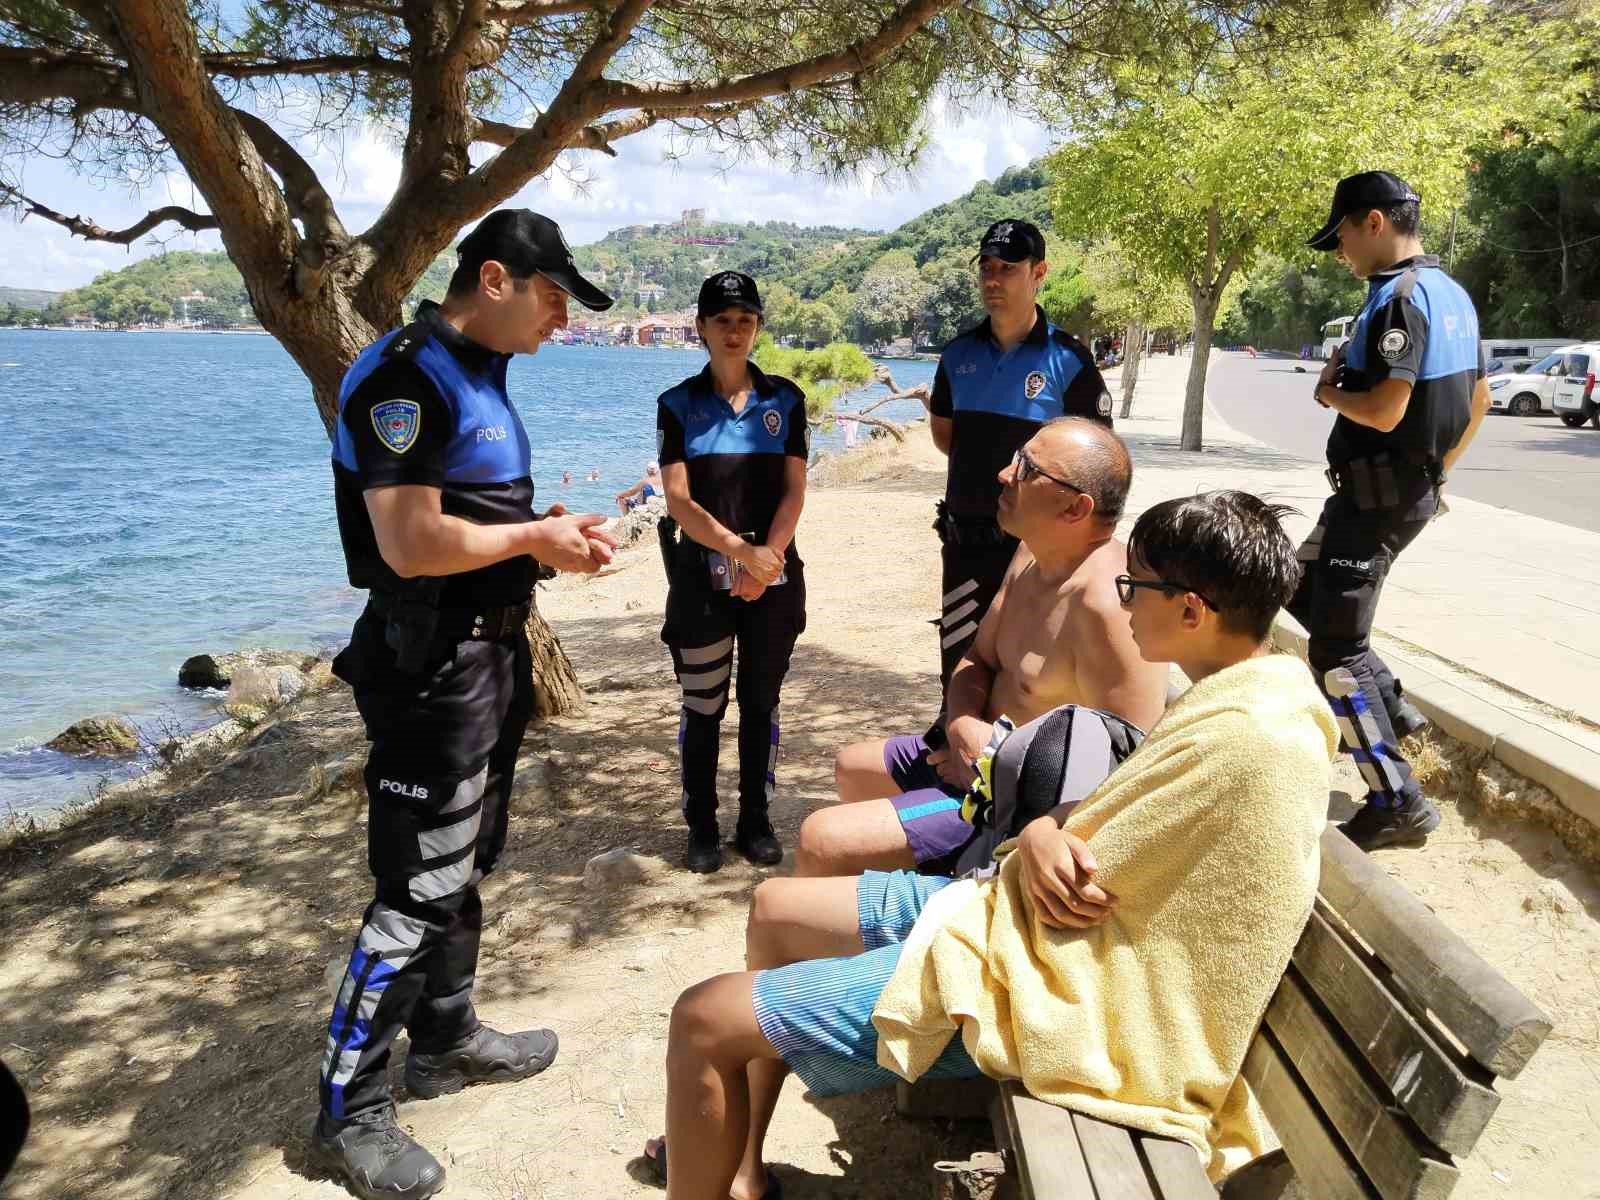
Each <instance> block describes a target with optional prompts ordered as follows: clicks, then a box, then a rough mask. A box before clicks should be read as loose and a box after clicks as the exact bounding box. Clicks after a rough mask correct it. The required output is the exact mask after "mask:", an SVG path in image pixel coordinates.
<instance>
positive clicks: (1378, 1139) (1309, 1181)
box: [899, 826, 1550, 1200]
mask: <svg viewBox="0 0 1600 1200" xmlns="http://www.w3.org/2000/svg"><path fill="white" fill-rule="evenodd" d="M1549 1032H1550V1019H1549V1018H1548V1017H1546V1016H1545V1015H1544V1013H1542V1012H1540V1011H1539V1009H1538V1008H1536V1007H1535V1006H1534V1004H1533V1003H1532V1002H1531V1001H1530V1000H1528V999H1527V997H1525V996H1523V995H1522V993H1521V992H1519V991H1517V989H1516V988H1514V987H1513V986H1512V985H1511V984H1510V983H1508V982H1507V981H1506V980H1505V979H1504V977H1502V976H1501V975H1500V974H1499V973H1498V972H1497V971H1495V970H1494V968H1492V967H1490V966H1489V965H1488V964H1487V963H1485V962H1484V961H1483V960H1482V959H1481V958H1479V957H1478V955H1477V954H1475V953H1474V952H1473V951H1472V949H1471V948H1470V947H1469V946H1468V945H1467V944H1466V943H1465V942H1464V941H1462V940H1461V939H1460V938H1459V937H1457V936H1456V935H1455V934H1453V933H1451V932H1450V930H1448V929H1447V928H1445V926H1444V925H1443V923H1441V922H1440V921H1439V919H1438V918H1437V917H1435V916H1434V915H1433V914H1432V913H1431V912H1429V911H1428V909H1427V908H1426V907H1425V906H1424V905H1423V903H1422V902H1421V901H1420V900H1418V899H1417V898H1416V897H1415V896H1413V895H1412V894H1411V893H1410V892H1408V891H1406V889H1405V888H1403V887H1401V886H1400V885H1399V884H1397V883H1395V882H1394V881H1393V880H1392V879H1390V878H1389V876H1388V875H1387V874H1386V873H1385V872H1384V871H1383V868H1382V867H1380V866H1378V865H1377V864H1376V863H1374V862H1373V861H1372V860H1370V859H1369V858H1367V856H1366V855H1364V854H1363V853H1361V851H1359V850H1357V849H1356V848H1355V846H1354V845H1352V844H1351V843H1350V841H1349V840H1348V839H1346V838H1345V837H1344V835H1343V834H1341V833H1339V832H1338V830H1336V829H1334V828H1333V827H1332V826H1329V827H1328V829H1327V831H1326V832H1325V833H1324V834H1323V838H1322V877H1321V884H1320V885H1319V887H1318V895H1317V901H1316V911H1315V912H1314V913H1313V914H1312V916H1311V920H1310V921H1309V922H1308V923H1307V925H1306V929H1305V932H1304V933H1303V934H1302V935H1301V937H1300V942H1299V944H1298V945H1297V946H1296V947H1295V951H1294V957H1293V960H1292V962H1291V965H1290V967H1289V970H1288V972H1287V973H1286V974H1285V975H1284V977H1283V981H1282V982H1281V983H1280V984H1279V985H1278V990H1277V991H1276V992H1275V993H1274V994H1273V997H1272V1000H1271V1002H1270V1003H1269V1004H1268V1006H1267V1011H1266V1015H1265V1017H1264V1018H1263V1020H1262V1022H1261V1026H1260V1028H1259V1029H1258V1030H1257V1032H1256V1036H1255V1038H1254V1039H1253V1040H1252V1041H1251V1043H1250V1048H1249V1051H1248V1053H1247V1054H1246V1056H1245V1061H1244V1076H1245V1078H1246V1079H1247V1080H1249V1082H1250V1086H1251V1088H1252V1090H1253V1091H1254V1092H1255V1095H1256V1099H1257V1100H1258V1101H1259V1102H1260V1104H1261V1108H1262V1110H1263V1112H1264V1113H1265V1114H1266V1117H1267V1119H1268V1121H1270V1122H1271V1124H1272V1128H1273V1131H1274V1132H1275V1133H1276V1134H1277V1136H1278V1140H1279V1141H1280V1142H1281V1144H1282V1147H1283V1148H1282V1149H1281V1150H1279V1151H1276V1152H1274V1153H1272V1154H1269V1155H1267V1156H1265V1157H1264V1158H1260V1159H1257V1160H1256V1161H1255V1162H1253V1163H1251V1164H1249V1165H1248V1166H1247V1167H1245V1168H1244V1169H1243V1170H1240V1171H1238V1172H1236V1173H1235V1174H1234V1175H1232V1176H1230V1177H1229V1179H1228V1180H1227V1181H1226V1183H1225V1184H1224V1186H1223V1188H1222V1195H1223V1197H1224V1198H1225V1200H1278V1198H1279V1197H1291V1196H1297V1195H1298V1196H1304V1197H1306V1198H1307V1200H1347V1198H1348V1200H1356V1198H1358V1197H1359V1198H1361V1200H1372V1198H1373V1197H1376V1198H1378V1200H1438V1198H1440V1197H1444V1196H1448V1195H1449V1194H1450V1192H1451V1191H1452V1189H1454V1187H1455V1184H1456V1181H1457V1178H1458V1175H1459V1172H1458V1169H1457V1167H1456V1165H1455V1162H1454V1159H1456V1158H1465V1157H1466V1156H1467V1155H1469V1154H1470V1153H1471V1152H1472V1148H1473V1146H1474V1145H1476V1144H1477V1141H1478V1138H1479V1137H1480V1136H1482V1134H1483V1131H1484V1128H1485V1126H1487V1125H1488V1123H1489V1118H1490V1117H1492V1116H1493V1115H1494V1111H1495V1108H1496V1107H1497V1106H1498V1105H1499V1103H1500V1096H1499V1093H1498V1092H1496V1090H1495V1086H1494V1085H1495V1079H1496V1077H1503V1078H1507V1079H1510V1078H1513V1077H1515V1076H1516V1075H1517V1073H1518V1072H1520V1071H1521V1070H1522V1068H1523V1067H1525V1066H1527V1064H1528V1060H1529V1059H1531V1058H1532V1057H1533V1055H1534V1052H1535V1051H1536V1050H1538V1048H1539V1045H1540V1043H1541V1042H1543V1041H1544V1038H1545V1035H1546V1034H1548V1033H1549ZM899 1107H900V1110H901V1111H902V1112H903V1113H906V1114H907V1115H911V1116H919V1115H920V1116H932V1115H944V1116H963V1115H978V1113H979V1112H980V1111H983V1110H985V1109H986V1110H987V1115H988V1116H989V1119H990V1121H991V1124H992V1125H993V1128H994V1133H995V1139H996V1141H997V1142H998V1143H999V1146H1000V1151H1001V1156H1000V1157H1001V1159H1002V1160H1003V1162H1004V1175H1003V1178H1001V1179H998V1180H996V1179H993V1178H991V1177H992V1176H993V1175H994V1171H993V1170H992V1168H990V1164H989V1163H984V1164H980V1165H979V1166H977V1167H974V1168H972V1169H970V1170H967V1171H966V1172H965V1176H966V1177H967V1183H965V1184H961V1185H960V1186H958V1185H957V1181H959V1180H960V1179H961V1178H962V1177H963V1166H964V1164H941V1167H940V1170H939V1174H938V1176H937V1187H936V1195H939V1196H941V1197H957V1196H963V1197H964V1196H967V1195H983V1194H987V1193H986V1192H985V1190H984V1189H986V1188H991V1187H992V1188H993V1189H994V1190H993V1194H994V1195H997V1196H1020V1197H1023V1198H1024V1200H1200V1198H1202V1197H1204V1198H1205V1200H1215V1198H1216V1195H1217V1192H1216V1190H1215V1189H1214V1188H1213V1187H1212V1185H1211V1184H1210V1183H1209V1182H1208V1181H1207V1179H1206V1176H1205V1172H1204V1170H1203V1168H1202V1165H1201V1163H1200V1160H1199V1158H1198V1156H1197V1155H1196V1154H1195V1153H1194V1151H1192V1150H1191V1149H1190V1148H1189V1147H1188V1146H1187V1145H1184V1144H1183V1143H1181V1142H1173V1141H1169V1140H1167V1139H1164V1138H1158V1137H1153V1136H1151V1135H1149V1134H1145V1133H1140V1132H1138V1131H1137V1130H1130V1129H1125V1128H1123V1127H1121V1126H1118V1125H1111V1124H1107V1123H1106V1122H1103V1121H1096V1120H1092V1119H1090V1118H1088V1117H1084V1116H1082V1115H1080V1114H1077V1113H1072V1112H1068V1111H1067V1110H1066V1109H1063V1108H1059V1107H1057V1106H1055V1105H1051V1104H1045V1103H1043V1102H1042V1101H1039V1100H1036V1099H1034V1098H1033V1097H1032V1096H1030V1095H1028V1093H1027V1092H1026V1091H1024V1090H1023V1089H1022V1088H1021V1086H1020V1085H1019V1084H1017V1083H1016V1082H1014V1081H1008V1082H1006V1083H1003V1084H1001V1085H999V1086H998V1087H997V1086H996V1085H995V1084H994V1083H993V1082H991V1081H988V1080H975V1081H971V1082H970V1083H969V1082H966V1081H962V1082H961V1083H960V1084H957V1085H952V1084H949V1083H946V1084H942V1085H925V1084H917V1085H901V1088H900V1093H899ZM984 1168H990V1169H988V1170H985V1169H984ZM985 1179H987V1180H988V1182H985ZM962 1187H966V1188H967V1189H968V1190H965V1191H964V1190H961V1188H962Z"/></svg>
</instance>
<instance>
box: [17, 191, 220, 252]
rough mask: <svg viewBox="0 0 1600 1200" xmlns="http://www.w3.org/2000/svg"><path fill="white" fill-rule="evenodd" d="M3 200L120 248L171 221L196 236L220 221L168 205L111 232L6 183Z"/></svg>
mask: <svg viewBox="0 0 1600 1200" xmlns="http://www.w3.org/2000/svg"><path fill="white" fill-rule="evenodd" d="M0 199H5V200H7V201H8V202H10V203H13V204H17V205H20V206H21V207H23V208H25V209H27V210H28V212H29V213H31V214H32V215H33V216H36V217H43V218H44V219H45V220H46V221H51V222H53V223H55V224H57V225H59V226H61V227H62V228H63V229H65V230H66V231H67V232H68V233H71V234H75V235H76V236H78V237H81V238H84V239H86V240H87V241H91V242H110V243H112V244H113V245H117V246H128V245H132V244H133V243H134V242H136V241H138V240H139V239H140V238H142V237H143V236H144V235H145V234H147V233H149V232H150V231H151V230H152V229H154V228H156V227H157V226H158V225H165V224H166V223H167V222H169V221H171V222H174V223H176V224H178V225H182V226H183V227H184V228H185V229H188V230H190V231H192V232H196V233H198V232H199V231H200V230H202V229H215V228H217V219H216V218H215V217H212V216H206V215H204V214H202V213H197V212H195V211H194V210H193V209H188V208H181V207H179V206H178V205H176V204H168V205H166V206H165V207H164V208H158V209H156V210H154V211H153V212H149V213H146V214H145V216H144V217H143V218H142V219H141V220H139V221H138V222H136V223H135V224H132V225H130V226H128V227H127V228H126V229H107V228H105V226H103V225H97V224H95V223H94V222H93V221H91V220H89V219H88V218H87V217H83V216H76V217H69V216H67V215H66V214H65V213H59V212H57V211H56V210H55V209H53V208H47V207H46V206H45V205H43V204H40V203H39V202H38V201H37V200H33V199H30V198H29V197H27V196H24V195H23V194H22V193H21V192H19V191H17V190H16V189H15V188H13V187H8V186H7V185H5V184H3V183H0Z"/></svg>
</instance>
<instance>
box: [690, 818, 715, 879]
mask: <svg viewBox="0 0 1600 1200" xmlns="http://www.w3.org/2000/svg"><path fill="white" fill-rule="evenodd" d="M683 865H684V866H686V867H688V868H689V870H691V871H693V872H694V873H695V874H696V875H709V874H711V872H713V871H720V870H721V869H722V832H721V831H720V830H719V829H718V828H717V827H716V825H715V824H712V825H710V826H703V827H699V828H697V827H695V826H693V825H691V826H690V827H689V849H688V851H687V852H686V853H685V854H684V856H683Z"/></svg>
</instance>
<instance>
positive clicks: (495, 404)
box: [333, 326, 533, 484]
mask: <svg viewBox="0 0 1600 1200" xmlns="http://www.w3.org/2000/svg"><path fill="white" fill-rule="evenodd" d="M412 329H413V327H411V326H407V327H406V329H396V330H394V331H393V332H391V333H388V334H386V335H384V336H383V337H381V338H379V339H378V340H377V341H376V342H374V343H372V345H370V346H368V347H367V348H366V349H365V350H363V351H362V352H361V353H360V354H359V355H358V356H357V357H356V361H355V362H354V363H352V364H351V366H350V369H349V370H348V371H347V372H345V377H344V382H343V383H342V384H340V386H339V412H340V415H341V418H342V416H343V413H344V406H345V403H346V401H348V400H349V399H350V396H351V393H353V392H354V391H355V390H356V388H357V387H359V386H360V385H361V383H362V382H363V381H364V380H365V379H366V378H367V376H369V375H370V374H372V372H373V371H374V370H376V369H377V367H378V364H379V363H380V362H381V361H382V360H383V356H384V352H385V351H386V350H387V349H388V348H389V345H390V343H391V342H393V341H394V339H395V338H397V337H399V336H400V335H401V334H402V333H407V330H412ZM408 336H415V332H414V331H413V332H412V333H411V334H408ZM409 353H410V354H411V361H412V362H413V363H414V364H416V366H417V367H419V368H420V369H421V370H422V372H423V373H424V374H425V375H427V377H428V378H429V379H430V380H432V382H433V385H434V387H436V388H437V389H438V391H439V394H440V395H441V396H442V397H444V400H445V403H446V404H448V405H449V406H450V410H451V417H452V419H453V422H454V425H453V428H452V431H451V437H450V444H449V449H448V451H447V453H446V458H445V480H446V482H447V483H464V484H474V483H479V484H481V483H509V482H511V481H512V480H514V479H521V478H524V477H526V476H529V475H531V474H532V473H533V467H532V450H531V447H530V446H529V444H528V433H527V430H526V429H524V428H523V425H522V418H521V417H519V416H518V415H517V410H516V409H515V408H514V407H512V404H511V401H510V398H509V397H508V396H507V395H506V361H507V360H506V359H503V358H502V359H500V360H499V361H498V362H497V363H496V364H495V366H494V368H493V369H491V370H490V371H489V372H487V373H486V374H481V375H480V374H474V373H473V372H470V371H468V370H467V369H466V368H465V367H463V366H462V364H461V362H460V360H458V359H457V358H456V356H455V355H453V354H451V353H450V351H448V350H446V349H445V348H444V347H443V346H442V345H440V344H439V342H438V341H437V340H435V339H434V338H432V337H430V338H428V339H427V340H426V341H425V342H423V344H422V345H421V346H420V347H418V348H417V349H416V350H414V351H410V352H409ZM333 460H334V461H335V462H336V463H338V464H339V465H340V466H341V467H343V468H344V469H345V470H347V471H359V469H360V468H359V466H358V464H357V461H356V454H355V446H354V444H353V442H352V441H351V438H350V433H349V431H348V430H347V429H346V427H345V423H344V421H343V420H342V419H341V420H339V421H337V422H335V424H334V439H333Z"/></svg>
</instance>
